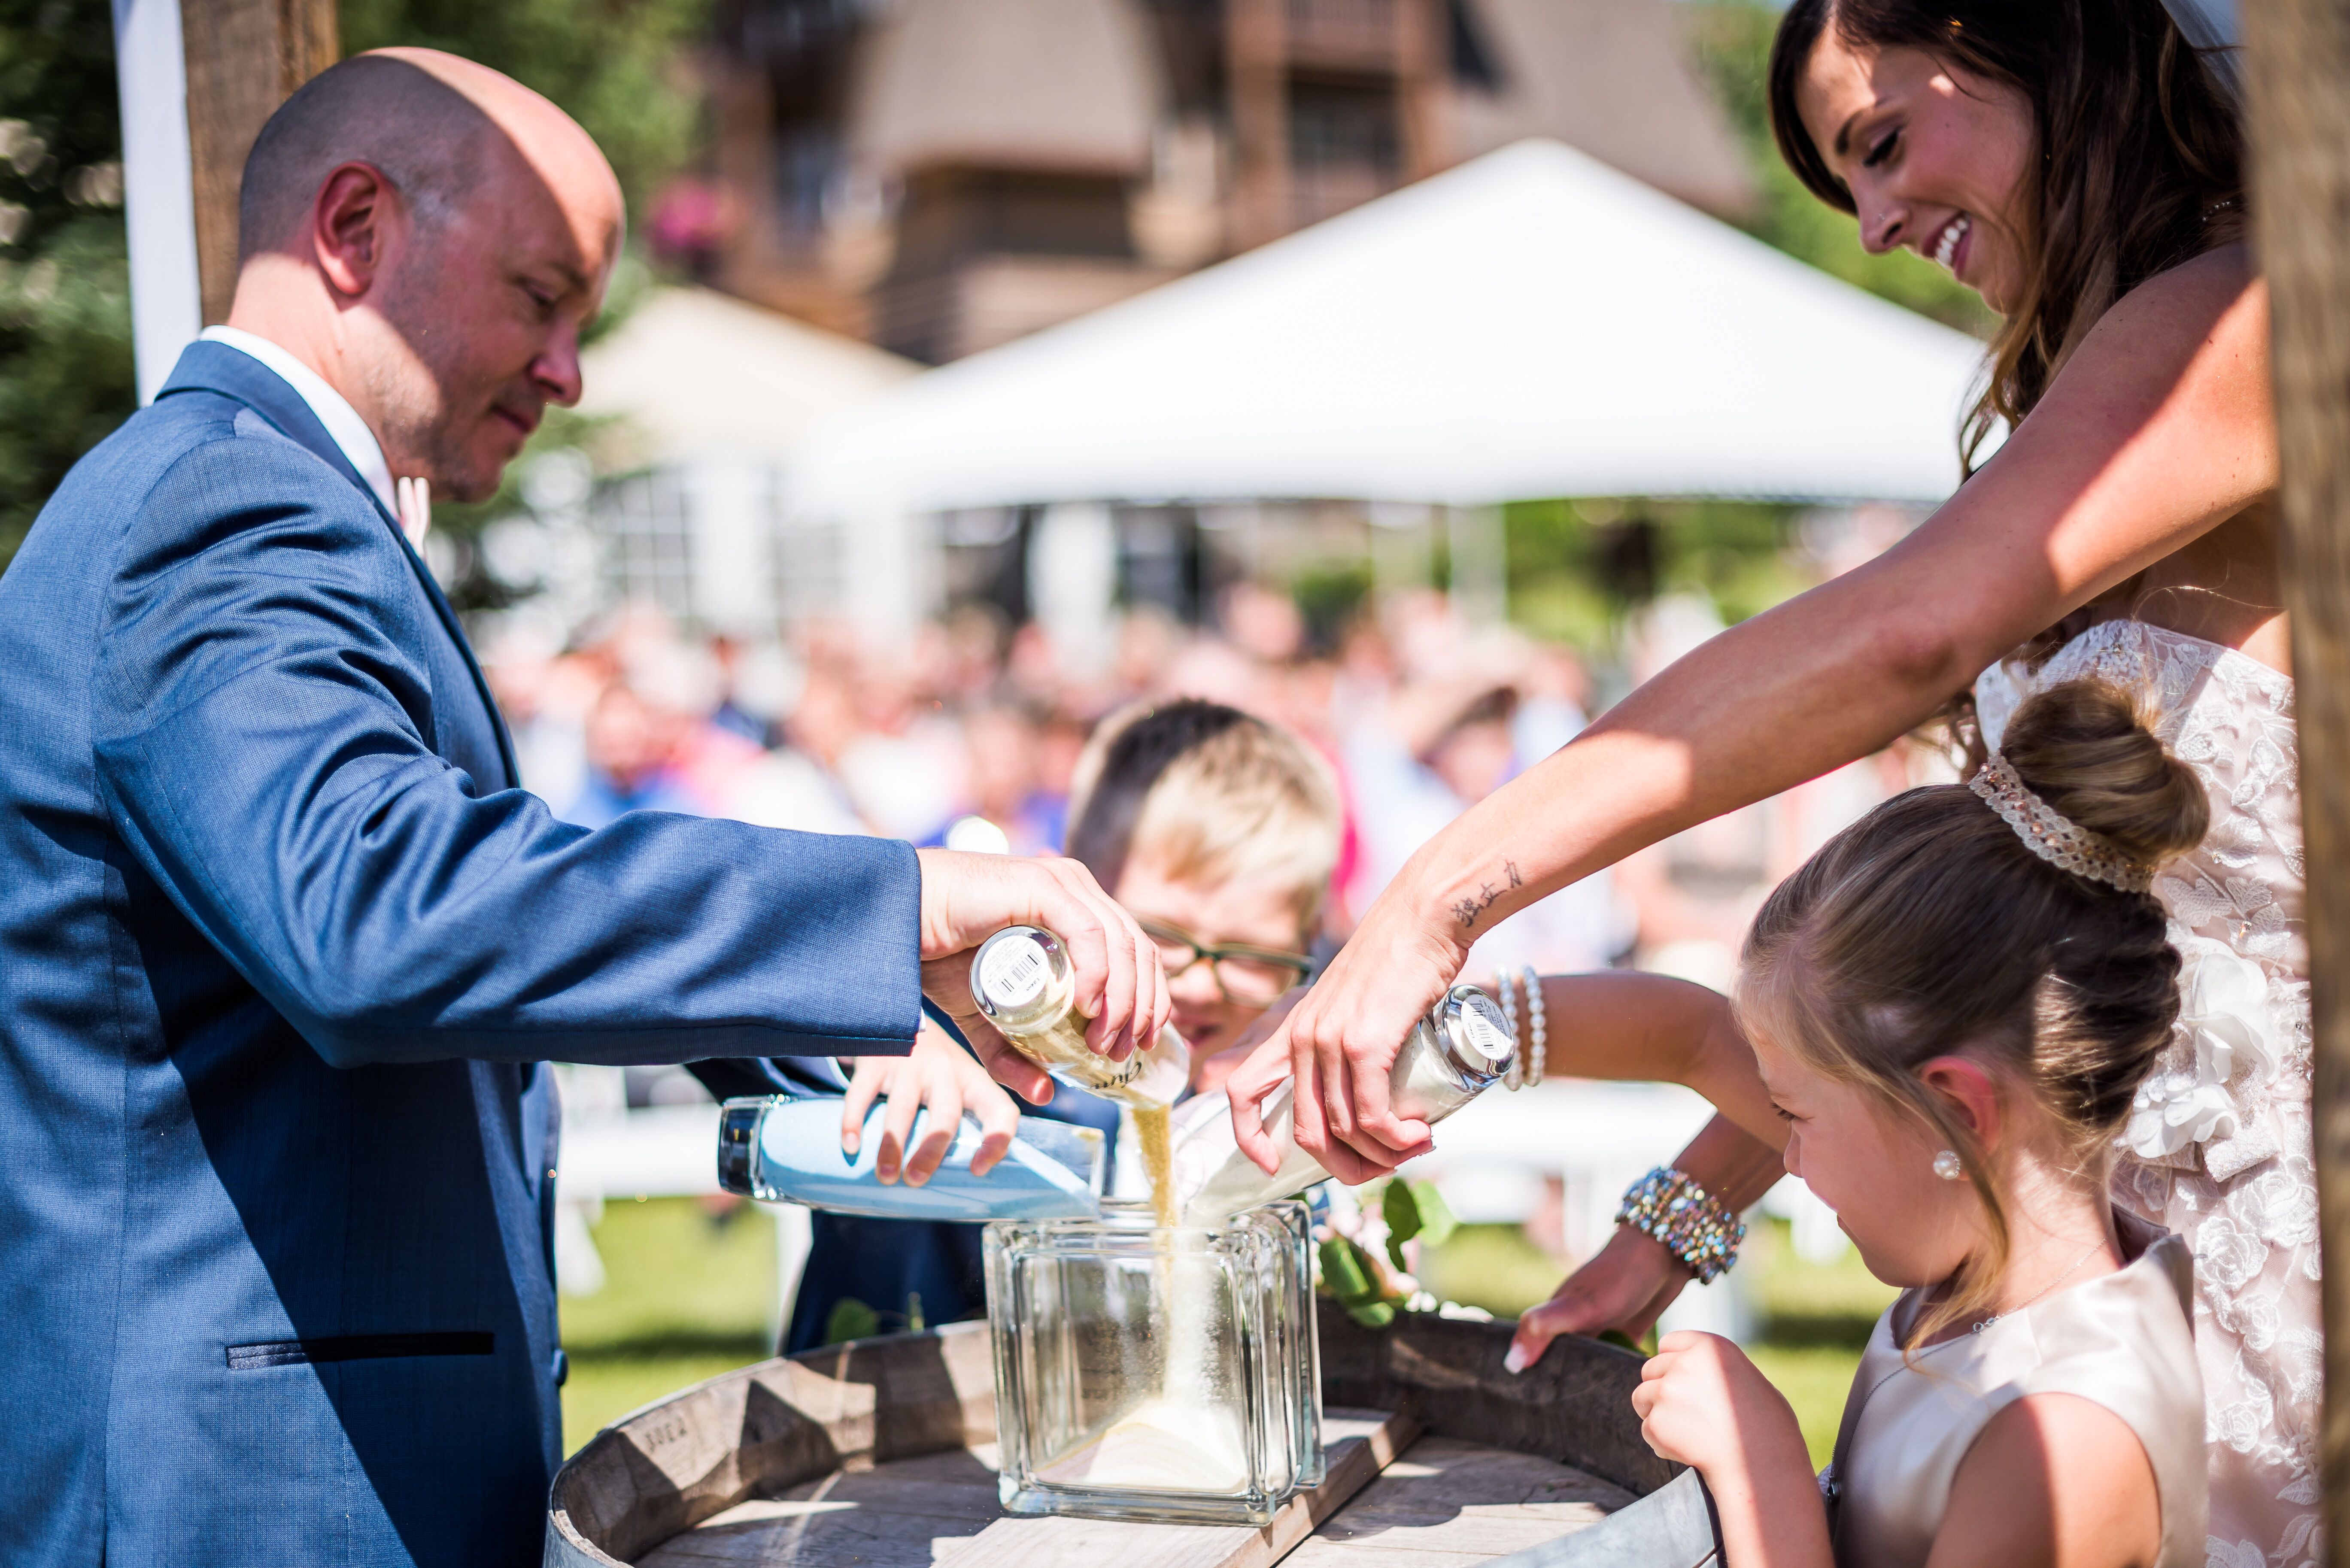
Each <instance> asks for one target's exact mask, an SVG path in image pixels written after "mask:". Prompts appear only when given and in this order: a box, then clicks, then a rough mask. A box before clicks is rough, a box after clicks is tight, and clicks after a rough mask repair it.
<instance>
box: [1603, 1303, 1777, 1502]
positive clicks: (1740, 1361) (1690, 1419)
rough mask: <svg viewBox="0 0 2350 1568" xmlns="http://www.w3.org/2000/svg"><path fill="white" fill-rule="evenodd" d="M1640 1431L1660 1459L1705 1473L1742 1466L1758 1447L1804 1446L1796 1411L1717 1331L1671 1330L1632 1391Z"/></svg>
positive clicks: (1742, 1354)
mask: <svg viewBox="0 0 2350 1568" xmlns="http://www.w3.org/2000/svg"><path fill="white" fill-rule="evenodd" d="M1632 1410H1633V1413H1634V1414H1635V1415H1637V1416H1638V1417H1640V1436H1641V1437H1642V1438H1644V1439H1646V1440H1647V1442H1648V1447H1650V1448H1652V1449H1655V1450H1656V1451H1657V1453H1658V1455H1659V1457H1660V1458H1663V1459H1671V1460H1672V1461H1674V1462H1675V1463H1676V1464H1684V1465H1689V1466H1691V1467H1692V1468H1694V1469H1698V1470H1700V1471H1703V1472H1704V1473H1705V1475H1706V1478H1707V1479H1708V1480H1711V1479H1712V1477H1713V1472H1714V1471H1716V1470H1718V1469H1719V1470H1729V1469H1735V1468H1737V1467H1738V1466H1740V1465H1741V1464H1742V1462H1744V1461H1745V1460H1746V1459H1750V1458H1752V1456H1753V1454H1754V1452H1755V1451H1756V1445H1757V1443H1758V1442H1759V1443H1761V1444H1763V1446H1764V1447H1765V1448H1766V1449H1767V1448H1773V1447H1780V1446H1783V1445H1784V1444H1785V1443H1787V1442H1792V1443H1793V1444H1794V1447H1795V1449H1796V1451H1797V1452H1799V1453H1800V1452H1801V1451H1802V1450H1803V1446H1804V1433H1803V1428H1800V1427H1798V1426H1797V1425H1796V1424H1795V1412H1794V1409H1793V1408H1792V1407H1790V1406H1789V1405H1788V1404H1787V1401H1786V1398H1785V1397H1784V1396H1783V1395H1782V1394H1781V1393H1780V1392H1779V1391H1778V1390H1777V1389H1776V1388H1773V1386H1771V1380H1770V1379H1769V1378H1767V1377H1765V1376H1763V1374H1762V1373H1761V1372H1759V1371H1757V1370H1756V1369H1755V1366H1754V1364H1753V1363H1752V1361H1749V1360H1747V1359H1746V1353H1745V1352H1744V1351H1742V1350H1741V1349H1739V1348H1738V1346H1736V1345H1732V1344H1731V1342H1730V1341H1728V1340H1726V1339H1724V1338H1722V1337H1721V1335H1720V1334H1693V1333H1690V1332H1689V1331H1687V1330H1683V1331H1682V1332H1680V1333H1679V1334H1667V1335H1665V1338H1664V1343H1663V1344H1662V1345H1659V1346H1658V1348H1657V1354H1656V1355H1654V1356H1652V1357H1651V1358H1650V1359H1649V1361H1648V1365H1647V1366H1643V1367H1641V1368H1640V1386H1639V1387H1638V1388H1636V1389H1634V1390H1633V1391H1632Z"/></svg>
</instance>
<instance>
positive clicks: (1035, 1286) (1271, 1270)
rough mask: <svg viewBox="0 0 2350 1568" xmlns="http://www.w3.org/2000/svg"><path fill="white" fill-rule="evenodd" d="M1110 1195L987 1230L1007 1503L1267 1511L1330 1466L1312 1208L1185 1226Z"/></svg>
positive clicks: (1219, 1514)
mask: <svg viewBox="0 0 2350 1568" xmlns="http://www.w3.org/2000/svg"><path fill="white" fill-rule="evenodd" d="M1102 1209H1103V1212H1102V1217H1101V1218H1100V1219H1098V1220H1037V1221H1029V1220H999V1221H997V1222H995V1223H993V1224H991V1225H989V1226H988V1228H987V1236H986V1260H987V1315H988V1322H989V1324H990V1329H991V1334H992V1336H993V1345H994V1353H995V1419H996V1433H997V1438H998V1444H999V1448H1000V1449H1001V1459H1000V1463H999V1471H1000V1477H1001V1479H1000V1481H999V1483H998V1490H999V1494H1000V1496H1001V1498H1002V1501H1003V1507H1004V1508H1005V1509H1006V1510H1007V1511H1010V1512H1013V1513H1066V1514H1076V1515H1081V1516H1086V1517H1090V1518H1101V1519H1146V1520H1180V1521H1191V1522H1200V1523H1215V1524H1263V1523H1265V1522H1267V1521H1270V1520H1271V1519H1272V1518H1273V1515H1274V1511H1276V1510H1277V1509H1279V1508H1280V1506H1281V1504H1282V1502H1283V1501H1284V1500H1285V1499H1287V1498H1288V1497H1290V1496H1291V1495H1292V1494H1294V1493H1295V1492H1297V1491H1300V1490H1305V1489H1308V1488H1311V1487H1315V1486H1318V1485H1320V1484H1321V1482H1322V1480H1323V1460H1322V1368H1321V1358H1320V1352H1319V1349H1318V1347H1317V1344H1316V1341H1315V1328H1314V1301H1313V1272H1312V1262H1311V1257H1312V1241H1311V1232H1310V1230H1309V1226H1308V1221H1307V1219H1306V1212H1305V1205H1304V1204H1302V1203H1295V1202H1283V1203H1268V1204H1265V1205H1264V1206H1263V1207H1262V1208H1258V1209H1253V1210H1249V1211H1248V1212H1247V1213H1244V1214H1238V1215H1234V1216H1233V1217H1232V1218H1231V1219H1229V1220H1222V1221H1220V1222H1218V1223H1216V1224H1214V1225H1208V1226H1181V1227H1178V1228H1176V1229H1173V1230H1161V1229H1159V1228H1157V1227H1156V1226H1155V1225H1153V1223H1152V1221H1151V1216H1150V1212H1149V1208H1148V1206H1146V1205H1142V1204H1128V1203H1118V1202H1109V1203H1105V1204H1104V1205H1103V1206H1102Z"/></svg>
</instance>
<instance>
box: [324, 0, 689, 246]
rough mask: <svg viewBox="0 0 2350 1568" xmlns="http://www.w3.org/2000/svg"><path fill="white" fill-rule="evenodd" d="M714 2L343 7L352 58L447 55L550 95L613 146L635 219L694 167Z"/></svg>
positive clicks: (428, 2)
mask: <svg viewBox="0 0 2350 1568" xmlns="http://www.w3.org/2000/svg"><path fill="white" fill-rule="evenodd" d="M709 10H710V6H709V0H498V3H497V4H495V5H483V4H481V3H480V0H341V5H340V15H341V20H342V32H343V49H344V52H345V53H346V54H354V55H355V54H359V53H360V52H361V51H363V50H367V49H380V48H383V47H387V46H390V45H393V44H408V45H417V46H422V47H429V48H435V49H446V50H448V51H449V52H450V53H451V54H455V55H463V56H464V57H466V58H467V59H471V60H478V61H480V62H481V63H482V64H483V65H485V66H491V67H495V68H496V69H498V70H502V71H504V72H505V73H506V74H507V75H508V76H510V77H513V78H515V80H517V81H519V82H521V83H523V84H524V85H525V86H526V87H531V88H536V89H537V90H538V91H540V92H542V93H545V94H546V96H547V97H548V98H550V99H554V100H555V101H556V103H557V104H559V105H560V106H562V108H563V109H564V110H565V111H566V112H567V113H568V114H569V115H570V116H571V117H572V118H573V119H577V121H578V122H579V123H580V124H581V125H583V126H585V127H587V134H589V135H590V136H593V137H594V138H595V139H596V141H597V144H598V146H600V147H602V148H603V150H604V155H605V156H606V157H607V158H609V159H610V160H611V161H612V167H613V169H614V171H617V172H618V173H619V176H620V186H621V189H622V190H624V191H626V192H628V196H629V207H630V209H631V210H632V211H641V210H642V206H643V202H644V199H645V198H646V197H647V196H648V195H650V193H651V192H652V190H653V189H654V187H655V186H656V185H658V184H659V183H660V181H661V180H662V179H663V178H664V177H665V176H667V175H669V174H670V173H671V172H673V171H675V170H676V169H677V168H678V167H679V165H681V163H683V162H684V161H685V158H686V155H687V153H688V152H689V151H691V147H692V144H693V140H694V137H695V134H696V132H697V130H698V129H699V123H700V113H701V109H700V99H699V97H698V95H697V93H696V92H695V90H694V88H693V86H692V84H691V80H690V79H689V78H687V77H686V76H685V74H684V73H683V72H682V71H681V68H680V54H681V51H682V50H683V49H684V47H686V46H687V45H688V44H689V43H691V41H693V40H694V39H695V38H697V37H699V36H701V35H702V31H703V29H704V26H705V24H706V22H707V20H708V16H709Z"/></svg>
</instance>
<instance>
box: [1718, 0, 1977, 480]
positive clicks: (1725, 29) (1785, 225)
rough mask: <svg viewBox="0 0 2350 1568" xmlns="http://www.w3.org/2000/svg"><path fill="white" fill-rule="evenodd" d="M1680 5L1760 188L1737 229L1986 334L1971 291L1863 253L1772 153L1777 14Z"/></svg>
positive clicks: (1919, 260)
mask: <svg viewBox="0 0 2350 1568" xmlns="http://www.w3.org/2000/svg"><path fill="white" fill-rule="evenodd" d="M1686 9H1687V10H1688V12H1689V14H1690V31H1691V34H1692V36H1693V38H1694V41H1695V44H1696V47H1697V56H1698V62H1699V65H1700V68H1701V69H1702V70H1703V72H1704V73H1705V76H1706V78H1707V79H1708V80H1709V82H1710V83H1711V86H1712V88H1713V90H1714V96H1715V98H1716V99H1719V100H1720V102H1721V106H1722V107H1723V109H1726V110H1727V111H1728V112H1729V115H1730V118H1731V123H1732V124H1733V125H1734V126H1735V127H1736V128H1737V130H1738V133H1739V135H1740V137H1741V138H1742V140H1744V141H1745V143H1746V147H1747V151H1748V155H1749V160H1750V161H1751V162H1752V165H1753V168H1754V170H1755V173H1756V176H1757V182H1758V183H1759V184H1760V186H1761V187H1762V192H1761V199H1760V200H1759V201H1758V202H1756V205H1755V211H1754V212H1753V213H1752V215H1751V216H1750V217H1749V218H1748V219H1747V220H1746V223H1745V228H1746V230H1747V232H1748V233H1750V234H1753V235H1754V237H1755V238H1757V239H1759V240H1763V241H1764V242H1765V243H1767V244H1772V245H1774V246H1776V247H1777V248H1778V249H1780V250H1783V251H1784V252H1786V253H1787V254H1789V255H1792V256H1794V257H1796V258H1797V259H1798V260H1801V261H1805V262H1809V263H1810V264H1811V265H1814V266H1815V267H1818V268H1819V269H1820V270H1821V271H1823V272H1825V273H1829V274H1831V275H1834V276H1836V277H1840V278H1842V279H1844V281H1845V282H1846V283H1849V284H1854V285H1856V286H1859V287H1861V288H1865V289H1866V290H1868V291H1869V292H1870V293H1871V294H1874V295H1878V296H1882V297H1884V298H1886V299H1889V300H1891V301H1893V302H1894V303H1895V304H1896V305H1905V306H1908V307H1909V308H1910V309H1912V310H1915V311H1918V312H1919V313H1920V314H1922V315H1926V316H1930V317H1933V318H1934V319H1936V320H1937V321H1940V322H1944V323H1946V324H1948V325H1950V326H1951V327H1957V328H1959V329H1960V331H1962V332H1971V333H1973V334H1975V335H1976V336H1977V337H1989V336H1990V334H1991V328H1992V327H1994V326H1995V325H1996V324H1997V318H1996V317H1993V316H1992V315H1991V312H1990V311H1989V310H1987V309H1986V308H1984V306H1983V303H1982V301H1981V299H1979V298H1977V297H1976V296H1975V294H1974V291H1973V290H1971V289H1970V288H1968V287H1966V286H1964V285H1962V284H1960V282H1959V280H1958V279H1957V278H1955V277H1952V276H1951V275H1950V274H1949V273H1948V272H1946V271H1944V270H1943V269H1942V268H1940V267H1939V266H1936V265H1934V264H1933V263H1931V262H1929V261H1928V260H1926V259H1925V258H1924V257H1923V256H1920V255H1917V254H1913V253H1911V252H1908V251H1897V252H1894V253H1892V254H1887V255H1879V256H1872V255H1870V254H1867V253H1866V251H1864V250H1862V249H1861V247H1860V228H1859V225H1858V224H1857V223H1855V222H1854V221H1853V219H1852V217H1851V216H1850V215H1849V214H1847V213H1839V212H1837V211H1836V210H1835V208H1833V207H1830V206H1829V205H1827V203H1825V202H1822V201H1821V200H1820V199H1819V198H1818V197H1816V196H1814V195H1813V194H1812V193H1811V192H1809V191H1806V190H1804V187H1803V185H1802V183H1801V182H1799V181H1797V180H1796V178H1795V176H1794V173H1793V172H1792V171H1789V169H1788V168H1787V165H1786V162H1785V161H1784V160H1783V159H1782V158H1781V157H1780V156H1779V150H1778V147H1777V145H1776V144H1775V143H1774V142H1773V140H1772V139H1771V115H1770V106H1769V102H1768V99H1766V97H1765V95H1764V71H1765V69H1766V67H1768V65H1769V63H1770V58H1771V36H1772V34H1773V32H1774V31H1775V30H1776V29H1777V27H1778V25H1779V16H1780V8H1779V7H1777V6H1773V5H1763V4H1761V3H1759V0H1703V3H1700V4H1694V5H1689V6H1687V7H1686ZM1952 439H1953V441H1955V440H1956V436H1955V434H1954V435H1953V437H1952Z"/></svg>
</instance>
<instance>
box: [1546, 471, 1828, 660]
mask: <svg viewBox="0 0 2350 1568" xmlns="http://www.w3.org/2000/svg"><path fill="white" fill-rule="evenodd" d="M1797 511H1798V509H1797V508H1795V507H1793V506H1787V505H1783V504H1777V503H1773V502H1759V501H1640V500H1617V499H1611V498H1607V497H1601V498H1597V499H1593V500H1585V501H1573V502H1570V501H1525V502H1516V503H1513V504H1511V505H1509V506H1507V507H1505V508H1503V538H1504V541H1505V545H1504V548H1505V550H1506V556H1505V559H1506V561H1507V563H1508V566H1507V569H1508V573H1509V584H1510V618H1511V619H1512V620H1513V621H1515V622H1516V623H1517V624H1518V625H1520V626H1522V627H1523V628H1526V629H1527V630H1528V631H1530V632H1533V633H1534V635H1536V636H1538V637H1543V638H1547V639H1552V640H1554V641H1557V642H1564V643H1566V644H1569V645H1570V646H1573V647H1575V648H1579V649H1583V650H1584V651H1585V652H1586V654H1604V653H1607V652H1608V651H1610V650H1612V649H1613V648H1614V647H1615V644H1616V642H1617V638H1618V636H1619V635H1620V633H1621V631H1622V629H1623V623H1624V618H1625V617H1626V615H1627V613H1629V612H1630V611H1631V610H1633V609H1635V608H1637V607H1638V606H1640V605H1641V604H1644V603H1646V602H1647V601H1648V599H1649V598H1651V597H1655V596H1657V595H1659V594H1674V593H1688V594H1698V595H1700V596H1702V597H1706V598H1708V599H1711V601H1712V602H1713V605H1714V607H1716V608H1717V609H1719V610H1720V611H1721V618H1722V619H1723V620H1724V621H1726V622H1729V623H1731V624H1733V625H1734V624H1736V623H1737V622H1739V621H1742V620H1744V619H1745V618H1747V617H1749V616H1751V615H1756V614H1759V613H1761V612H1762V611H1763V610H1766V609H1768V608H1770V607H1772V606H1773V605H1775V604H1778V603H1780V602H1781V601H1782V600H1783V599H1786V598H1788V597H1792V596H1793V595H1795V594H1798V593H1801V592H1802V591H1803V590H1804V588H1805V587H1809V586H1810V585H1809V583H1808V581H1807V580H1806V579H1805V578H1804V576H1803V575H1802V574H1801V573H1800V572H1799V571H1798V570H1797V569H1796V568H1795V567H1794V566H1792V565H1791V564H1790V563H1789V561H1788V558H1787V545H1788V544H1789V543H1790V542H1791V540H1792V539H1793V537H1794V523H1795V519H1796V516H1797Z"/></svg>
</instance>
